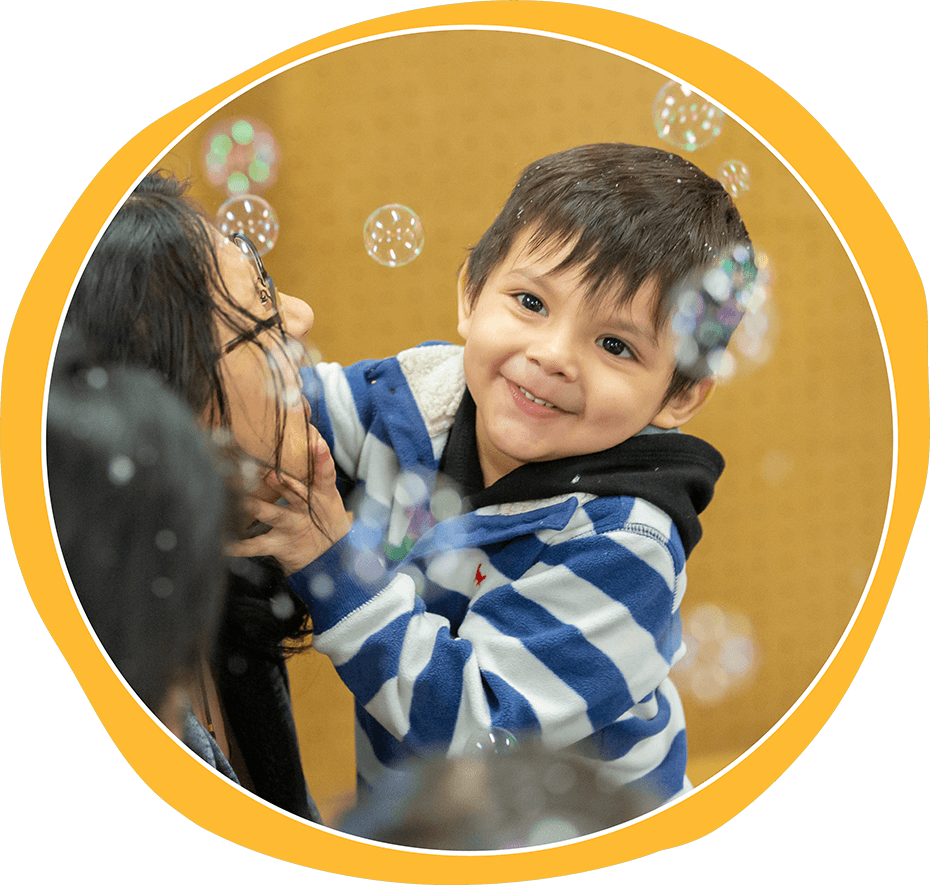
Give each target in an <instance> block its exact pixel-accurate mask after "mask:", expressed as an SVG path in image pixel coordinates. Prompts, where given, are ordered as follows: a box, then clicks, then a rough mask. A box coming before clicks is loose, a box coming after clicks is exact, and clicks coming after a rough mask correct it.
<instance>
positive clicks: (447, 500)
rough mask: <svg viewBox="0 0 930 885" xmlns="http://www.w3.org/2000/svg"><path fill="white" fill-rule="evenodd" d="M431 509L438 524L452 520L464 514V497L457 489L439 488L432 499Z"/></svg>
mask: <svg viewBox="0 0 930 885" xmlns="http://www.w3.org/2000/svg"><path fill="white" fill-rule="evenodd" d="M429 509H430V513H432V514H433V516H434V517H435V518H436V521H437V522H442V521H443V520H444V519H452V518H453V517H455V516H458V515H459V514H460V513H461V512H462V497H461V495H459V493H458V492H457V491H455V489H452V488H449V487H448V486H447V487H445V488H439V489H437V490H436V491H435V492H434V493H433V496H432V497H431V498H430V502H429Z"/></svg>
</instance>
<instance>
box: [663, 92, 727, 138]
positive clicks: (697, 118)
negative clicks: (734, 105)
mask: <svg viewBox="0 0 930 885" xmlns="http://www.w3.org/2000/svg"><path fill="white" fill-rule="evenodd" d="M725 119H726V115H725V114H724V113H723V111H721V110H720V108H718V107H717V106H716V105H714V104H712V103H711V102H709V101H708V100H707V99H706V98H703V97H702V96H700V95H698V94H697V93H696V92H693V91H692V90H691V89H690V88H689V87H687V86H684V85H682V84H681V83H678V82H676V81H675V80H669V82H668V83H666V84H665V85H664V86H663V87H662V88H661V89H660V90H659V92H658V94H657V95H656V97H655V100H654V101H653V103H652V121H653V123H654V124H655V127H656V132H657V133H658V134H659V138H661V139H663V140H664V141H667V142H668V143H669V144H672V145H674V146H675V147H677V148H679V149H680V150H684V151H695V150H697V149H698V148H702V147H705V146H706V145H708V144H710V143H711V142H712V141H713V140H714V139H715V138H716V137H717V136H718V135H719V134H720V130H721V129H722V128H723V121H724V120H725Z"/></svg>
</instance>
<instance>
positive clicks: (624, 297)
mask: <svg viewBox="0 0 930 885" xmlns="http://www.w3.org/2000/svg"><path fill="white" fill-rule="evenodd" d="M523 231H530V232H531V238H530V241H529V249H530V250H531V251H534V252H535V251H542V252H543V253H544V254H551V255H554V254H557V253H558V252H560V251H561V250H563V249H565V248H566V247H569V246H571V248H570V251H569V253H568V255H566V257H565V258H564V260H563V261H562V262H561V263H560V264H559V266H558V267H557V268H556V270H558V271H562V270H566V269H568V268H570V267H578V266H581V267H583V268H584V273H583V281H584V284H585V286H586V289H585V297H586V299H588V300H589V301H590V302H591V303H594V304H597V303H598V302H599V301H601V300H602V299H604V298H606V297H608V295H609V294H613V295H615V296H616V297H617V299H618V302H619V305H621V306H622V305H623V304H626V303H628V302H629V301H630V300H632V298H633V297H634V296H635V294H636V292H637V291H638V290H639V288H640V287H641V286H642V285H643V284H644V283H647V282H649V281H655V283H656V285H657V287H658V293H659V295H658V298H657V299H656V305H655V325H656V328H659V327H661V325H662V324H663V323H664V322H665V321H666V320H667V319H668V318H669V316H670V314H671V312H672V309H673V307H674V299H675V296H676V293H677V291H678V290H679V289H680V288H681V287H683V286H688V285H693V284H694V280H696V279H699V278H700V275H701V274H702V273H703V272H704V271H706V270H708V269H710V268H711V267H714V266H715V265H717V264H719V263H721V262H723V261H725V260H726V258H727V256H728V255H729V254H731V253H732V251H733V249H734V248H737V247H740V246H742V247H744V248H745V249H746V250H748V251H749V252H750V254H751V242H750V239H749V234H748V233H747V231H746V228H745V226H744V224H743V222H742V219H741V218H740V215H739V212H738V211H737V209H736V206H735V205H734V203H733V200H732V198H731V197H730V195H729V194H728V193H727V191H726V189H725V188H724V187H723V185H722V184H720V182H718V181H715V180H714V179H713V178H710V177H709V176H708V175H706V174H705V173H704V172H702V171H701V170H700V169H698V168H697V166H695V165H694V164H693V163H690V162H688V161H687V160H685V159H684V158H683V157H680V156H678V155H677V154H673V153H669V152H668V151H665V150H660V149H658V148H652V147H644V146H639V145H630V144H621V143H605V144H590V145H584V146H581V147H575V148H571V149H569V150H566V151H562V152H560V153H556V154H551V155H550V156H547V157H544V158H543V159H541V160H538V161H537V162H535V163H532V164H530V165H529V166H527V167H526V169H525V170H524V171H523V174H522V175H521V176H520V178H519V180H518V181H517V183H516V185H515V186H514V188H513V190H512V192H511V194H510V197H509V198H508V200H507V202H506V203H505V205H504V207H503V209H502V210H501V212H500V214H499V215H498V216H497V218H496V219H495V220H494V222H493V224H492V225H491V226H490V227H489V228H488V229H487V231H486V232H485V233H484V235H483V236H482V237H481V239H480V240H479V241H478V243H477V244H476V245H475V246H474V248H473V249H472V250H471V252H470V254H469V256H468V259H467V261H466V264H465V268H464V287H465V296H466V299H467V300H468V302H469V303H470V304H474V302H475V301H476V300H477V298H478V296H479V294H480V293H481V290H482V289H483V288H484V285H485V284H486V283H487V280H488V277H489V276H490V275H491V273H492V272H493V271H494V270H495V269H496V268H497V267H498V266H499V265H500V264H501V262H502V261H504V259H505V258H506V257H507V255H508V254H509V252H510V250H511V249H512V247H513V245H514V242H515V240H516V238H517V236H518V235H519V234H521V233H522V232H523ZM696 380H697V378H696V377H695V376H694V372H693V371H691V370H689V369H687V368H685V367H678V368H676V370H675V373H674V375H673V377H672V381H671V383H670V387H669V390H668V392H667V394H666V401H668V400H669V399H671V398H672V397H673V396H674V395H676V394H677V393H679V392H681V391H683V390H686V389H687V388H688V387H690V386H691V385H692V384H694V383H695V381H696Z"/></svg>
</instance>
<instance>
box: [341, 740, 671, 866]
mask: <svg viewBox="0 0 930 885" xmlns="http://www.w3.org/2000/svg"><path fill="white" fill-rule="evenodd" d="M659 804H660V800H658V799H657V798H656V794H655V793H654V792H652V791H651V790H650V789H649V788H648V787H647V786H644V785H643V784H641V783H633V784H621V783H617V782H615V781H614V780H613V779H612V778H611V777H610V775H609V774H607V773H605V771H604V770H603V766H602V764H601V763H598V762H596V761H594V760H590V759H586V758H584V757H582V756H580V755H578V754H577V753H572V752H570V751H565V750H553V749H548V748H546V747H543V746H542V745H540V744H538V743H535V742H531V743H524V744H521V745H520V746H518V747H515V748H513V749H510V750H508V751H506V752H503V753H501V754H500V755H496V754H493V753H492V754H486V755H480V756H471V755H467V756H463V757H459V758H445V757H442V756H436V757H420V758H411V759H408V760H407V761H406V763H405V764H404V766H403V767H402V768H401V769H398V770H397V771H394V772H390V773H389V774H387V775H386V776H385V777H383V778H382V779H381V780H379V781H378V782H377V783H376V784H375V785H374V786H373V787H372V789H371V792H370V793H369V794H367V795H365V796H364V798H363V799H362V801H361V802H360V803H359V805H358V806H357V807H355V808H354V809H351V810H350V811H348V812H347V813H346V814H344V815H343V817H342V819H341V821H340V823H339V825H338V828H339V829H340V830H342V831H343V832H346V833H349V834H351V835H354V836H361V837H364V838H367V839H372V840H375V841H377V842H386V843H390V844H393V845H405V846H408V847H411V848H432V849H439V850H446V851H494V850H514V849H520V848H527V847H530V846H534V845H546V844H551V843H554V842H563V841H567V840H569V839H575V838H579V837H581V836H587V835H591V834H592V833H597V832H600V831H602V830H606V829H609V828H610V827H615V826H619V825H620V824H623V823H626V822H627V821H630V820H633V819H634V818H636V817H639V816H641V815H643V814H646V813H648V812H650V811H653V810H654V809H655V808H656V807H658V805H659Z"/></svg>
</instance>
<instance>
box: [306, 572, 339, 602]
mask: <svg viewBox="0 0 930 885" xmlns="http://www.w3.org/2000/svg"><path fill="white" fill-rule="evenodd" d="M335 589H336V584H335V582H334V581H333V579H332V578H331V577H330V576H329V575H315V576H314V577H313V578H312V579H311V581H310V592H311V593H312V594H313V595H314V596H316V597H317V598H318V599H329V597H330V596H332V595H333V590H335Z"/></svg>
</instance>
